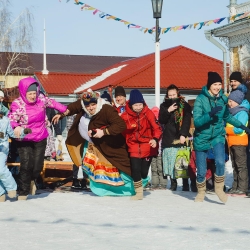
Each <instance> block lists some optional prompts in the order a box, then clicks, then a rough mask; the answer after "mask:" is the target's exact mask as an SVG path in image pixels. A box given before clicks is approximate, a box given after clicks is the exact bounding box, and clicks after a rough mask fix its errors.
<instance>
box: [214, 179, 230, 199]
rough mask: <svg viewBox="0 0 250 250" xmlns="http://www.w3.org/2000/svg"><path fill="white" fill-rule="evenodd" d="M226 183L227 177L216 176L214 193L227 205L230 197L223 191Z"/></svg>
mask: <svg viewBox="0 0 250 250" xmlns="http://www.w3.org/2000/svg"><path fill="white" fill-rule="evenodd" d="M224 183H225V175H223V176H217V175H216V174H215V175H214V191H215V193H216V194H217V196H218V197H219V199H220V200H221V201H222V202H223V203H226V202H227V198H228V197H227V195H226V194H225V192H224V191H223V188H224Z"/></svg>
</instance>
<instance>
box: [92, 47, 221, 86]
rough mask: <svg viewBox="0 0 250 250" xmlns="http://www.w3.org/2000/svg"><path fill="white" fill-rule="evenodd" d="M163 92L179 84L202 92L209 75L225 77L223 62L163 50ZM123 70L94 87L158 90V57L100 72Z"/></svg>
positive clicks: (194, 53) (179, 50) (186, 50)
mask: <svg viewBox="0 0 250 250" xmlns="http://www.w3.org/2000/svg"><path fill="white" fill-rule="evenodd" d="M160 55H161V88H167V86H169V85H170V84H172V83H173V84H176V85H177V86H178V87H179V88H180V89H201V88H202V86H204V85H206V82H207V72H208V71H216V72H218V73H219V74H220V75H221V76H223V62H222V61H220V60H217V59H215V58H212V57H210V56H207V55H205V54H202V53H200V52H197V51H195V50H192V49H189V48H187V47H184V46H181V45H180V46H177V47H173V48H170V49H166V50H162V51H161V53H160ZM121 65H127V66H126V67H123V68H122V69H121V70H120V71H119V72H117V73H115V74H113V75H111V76H109V77H108V78H106V79H105V80H103V81H101V82H99V83H98V84H96V85H95V86H93V87H92V89H93V90H100V89H103V88H106V87H107V86H109V85H113V86H114V87H115V86H117V85H122V86H123V87H124V88H154V86H155V53H152V54H148V55H145V56H142V57H138V58H135V59H130V60H127V61H125V62H120V63H117V64H115V65H113V66H111V67H109V68H107V69H104V70H102V71H100V72H99V74H102V73H103V72H105V71H107V70H110V69H112V68H117V67H119V66H121Z"/></svg>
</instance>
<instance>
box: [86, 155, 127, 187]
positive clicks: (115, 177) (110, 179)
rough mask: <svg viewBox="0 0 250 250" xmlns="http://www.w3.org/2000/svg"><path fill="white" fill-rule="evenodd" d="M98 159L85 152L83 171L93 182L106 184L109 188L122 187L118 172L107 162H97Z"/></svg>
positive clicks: (122, 182)
mask: <svg viewBox="0 0 250 250" xmlns="http://www.w3.org/2000/svg"><path fill="white" fill-rule="evenodd" d="M98 160H99V158H98V157H97V156H96V155H94V154H92V153H90V152H88V151H87V152H86V154H85V156H84V158H83V170H84V171H85V172H86V173H87V174H88V176H89V178H91V179H92V180H93V181H95V182H99V183H103V184H108V185H111V186H122V185H124V181H123V179H122V178H121V175H120V172H119V170H118V169H117V168H116V167H114V166H113V165H112V164H110V163H109V162H108V161H107V162H99V161H98Z"/></svg>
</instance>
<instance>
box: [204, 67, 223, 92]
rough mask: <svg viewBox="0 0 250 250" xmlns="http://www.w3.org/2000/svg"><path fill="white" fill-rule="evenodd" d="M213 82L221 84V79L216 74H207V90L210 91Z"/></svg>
mask: <svg viewBox="0 0 250 250" xmlns="http://www.w3.org/2000/svg"><path fill="white" fill-rule="evenodd" d="M215 82H221V83H222V79H221V77H220V75H219V74H218V73H217V72H211V71H210V72H208V78H207V89H210V87H211V85H212V84H214V83H215Z"/></svg>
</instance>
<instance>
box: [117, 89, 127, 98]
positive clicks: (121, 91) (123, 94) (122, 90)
mask: <svg viewBox="0 0 250 250" xmlns="http://www.w3.org/2000/svg"><path fill="white" fill-rule="evenodd" d="M119 95H121V96H124V97H126V93H125V90H124V88H123V87H122V86H117V87H116V88H115V97H117V96H119Z"/></svg>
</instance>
